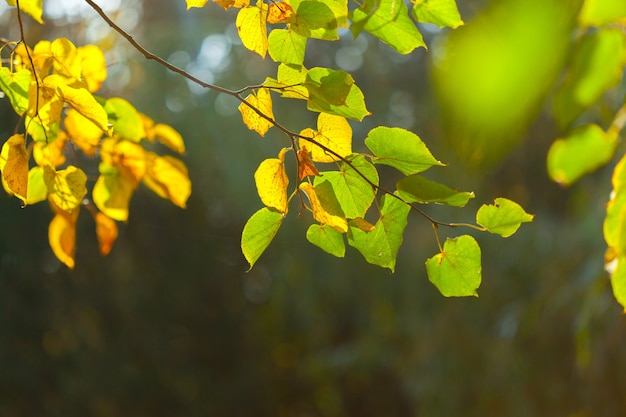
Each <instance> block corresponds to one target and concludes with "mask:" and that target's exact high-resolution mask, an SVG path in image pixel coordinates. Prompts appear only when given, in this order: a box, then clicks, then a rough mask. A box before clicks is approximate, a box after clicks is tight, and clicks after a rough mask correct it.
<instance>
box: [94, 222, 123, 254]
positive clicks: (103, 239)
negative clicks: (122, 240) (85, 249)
mask: <svg viewBox="0 0 626 417" xmlns="http://www.w3.org/2000/svg"><path fill="white" fill-rule="evenodd" d="M94 220H95V221H96V236H97V237H98V245H99V248H100V254H101V255H102V256H105V255H108V254H109V252H111V248H112V247H113V243H115V240H116V239H117V234H118V230H117V223H115V221H113V220H112V219H111V218H109V217H107V216H106V215H105V214H103V213H100V212H98V213H96V215H95V217H94Z"/></svg>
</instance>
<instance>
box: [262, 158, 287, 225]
mask: <svg viewBox="0 0 626 417" xmlns="http://www.w3.org/2000/svg"><path fill="white" fill-rule="evenodd" d="M285 152H287V148H283V149H282V150H281V151H280V153H279V154H278V158H270V159H266V160H264V161H263V162H261V165H259V168H258V169H257V170H256V172H255V173H254V181H255V183H256V189H257V192H258V193H259V197H261V201H262V202H263V204H264V205H265V206H266V207H269V208H273V209H276V210H278V211H279V212H281V213H283V214H285V213H287V203H288V201H287V186H288V185H289V178H288V177H287V172H286V171H285Z"/></svg>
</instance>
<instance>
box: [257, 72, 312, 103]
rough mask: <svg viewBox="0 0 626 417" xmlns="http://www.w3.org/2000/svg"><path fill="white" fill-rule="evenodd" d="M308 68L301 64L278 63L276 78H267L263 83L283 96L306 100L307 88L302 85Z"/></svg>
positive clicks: (307, 95)
mask: <svg viewBox="0 0 626 417" xmlns="http://www.w3.org/2000/svg"><path fill="white" fill-rule="evenodd" d="M307 73H308V70H307V69H306V68H304V67H303V66H301V65H293V64H290V65H287V64H280V65H279V66H278V74H277V78H278V79H277V80H274V79H272V78H267V79H266V80H265V83H263V85H264V86H265V87H268V88H271V89H273V91H276V92H279V93H281V95H282V97H285V98H297V99H301V100H308V98H309V90H307V88H306V87H305V86H304V83H305V81H306V75H307Z"/></svg>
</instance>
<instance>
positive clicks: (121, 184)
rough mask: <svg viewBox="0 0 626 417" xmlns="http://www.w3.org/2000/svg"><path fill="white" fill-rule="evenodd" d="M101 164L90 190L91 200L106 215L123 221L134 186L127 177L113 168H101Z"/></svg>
mask: <svg viewBox="0 0 626 417" xmlns="http://www.w3.org/2000/svg"><path fill="white" fill-rule="evenodd" d="M102 166H103V164H101V165H100V172H101V174H100V176H99V177H98V179H97V180H96V184H95V185H94V186H93V191H92V192H91V195H92V197H93V202H94V204H95V205H96V207H98V209H99V210H100V211H101V212H103V213H104V214H106V215H107V216H108V217H110V218H112V219H114V220H118V221H122V222H125V221H126V220H128V203H129V202H130V198H131V197H132V195H133V191H134V190H135V187H134V185H133V183H132V181H131V180H130V179H129V178H128V177H126V176H125V175H122V173H120V172H119V171H118V170H116V169H115V168H112V167H108V168H107V169H102Z"/></svg>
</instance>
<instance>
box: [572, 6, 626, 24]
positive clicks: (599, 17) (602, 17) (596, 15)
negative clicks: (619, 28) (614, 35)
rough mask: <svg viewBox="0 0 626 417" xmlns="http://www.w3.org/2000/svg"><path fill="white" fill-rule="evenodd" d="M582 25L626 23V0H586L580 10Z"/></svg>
mask: <svg viewBox="0 0 626 417" xmlns="http://www.w3.org/2000/svg"><path fill="white" fill-rule="evenodd" d="M579 22H580V24H581V25H582V26H603V25H610V24H620V23H621V24H624V23H626V2H625V1H623V0H585V3H584V4H583V7H582V10H581V11H580V17H579Z"/></svg>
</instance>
